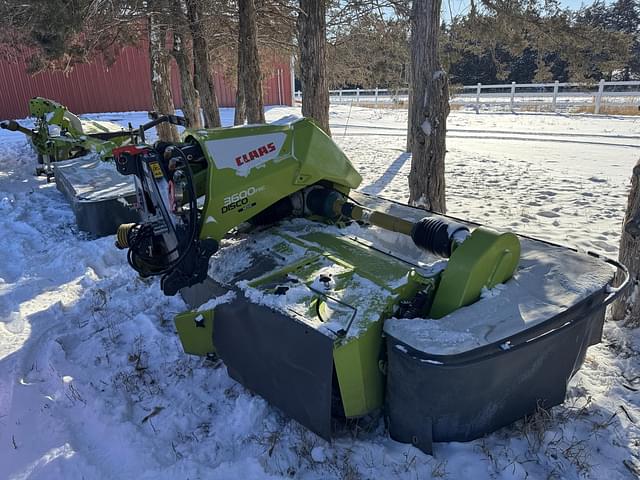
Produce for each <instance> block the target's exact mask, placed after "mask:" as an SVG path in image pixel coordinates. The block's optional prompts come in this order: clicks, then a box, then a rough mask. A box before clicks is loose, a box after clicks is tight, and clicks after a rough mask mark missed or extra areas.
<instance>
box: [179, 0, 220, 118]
mask: <svg viewBox="0 0 640 480" xmlns="http://www.w3.org/2000/svg"><path fill="white" fill-rule="evenodd" d="M186 3H187V15H188V17H189V27H190V28H191V35H192V37H193V62H194V67H195V68H194V77H195V85H196V89H197V90H198V93H199V95H200V103H201V105H202V113H203V116H204V126H205V127H207V128H212V127H219V126H220V110H219V109H218V99H217V97H216V90H215V83H214V80H213V70H212V68H211V61H210V58H209V42H207V38H206V36H205V35H206V34H205V32H204V28H203V25H202V17H203V15H202V5H201V4H200V0H186Z"/></svg>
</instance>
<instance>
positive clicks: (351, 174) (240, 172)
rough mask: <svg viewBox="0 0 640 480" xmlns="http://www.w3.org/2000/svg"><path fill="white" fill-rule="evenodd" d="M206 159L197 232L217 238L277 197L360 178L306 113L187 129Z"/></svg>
mask: <svg viewBox="0 0 640 480" xmlns="http://www.w3.org/2000/svg"><path fill="white" fill-rule="evenodd" d="M184 138H185V139H189V138H193V139H194V140H196V141H197V142H198V143H200V145H202V147H203V151H204V154H205V156H206V158H207V162H208V174H207V176H208V180H207V185H206V188H205V189H204V190H203V191H200V192H199V194H206V200H205V205H204V215H203V226H202V229H201V231H200V238H201V239H205V238H214V239H216V240H220V239H221V238H222V237H223V236H224V235H225V234H226V233H227V232H228V231H229V230H230V229H231V228H233V227H235V226H236V225H238V224H240V223H242V222H245V221H247V220H249V219H250V218H251V217H253V216H254V215H256V214H257V213H259V212H260V211H262V210H264V209H265V208H267V207H269V206H270V205H272V204H274V203H275V202H277V201H278V200H280V199H282V198H285V197H287V196H288V195H290V194H292V193H294V192H296V191H298V190H301V189H302V188H304V187H306V186H309V185H313V184H315V183H318V182H320V181H329V182H333V183H334V184H335V186H336V187H338V188H342V189H343V190H344V189H346V190H347V191H348V190H349V189H350V188H357V187H358V186H359V185H360V182H361V181H362V178H361V177H360V175H359V174H358V172H357V171H356V170H355V168H354V167H353V165H352V164H351V162H350V161H349V160H348V159H347V158H346V157H345V155H344V153H342V151H341V150H340V148H339V147H338V146H337V145H336V144H335V143H333V142H332V141H331V139H330V138H329V137H327V136H326V134H325V133H324V132H322V130H321V129H320V128H318V127H317V126H316V125H315V124H314V123H313V122H312V121H310V120H308V119H301V120H298V121H296V122H293V123H291V124H289V125H249V126H243V127H231V128H216V129H208V130H194V129H188V130H186V131H185V134H184Z"/></svg>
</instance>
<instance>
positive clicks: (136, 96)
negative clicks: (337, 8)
mask: <svg viewBox="0 0 640 480" xmlns="http://www.w3.org/2000/svg"><path fill="white" fill-rule="evenodd" d="M263 68H264V69H265V71H264V72H263V74H265V75H266V78H265V81H264V83H263V94H264V104H265V105H291V104H292V87H293V85H292V78H291V77H292V75H291V65H290V62H289V59H285V60H282V61H280V62H274V63H270V64H269V65H268V66H267V65H265V66H264V67H263ZM233 83H234V82H230V81H229V80H228V79H226V78H225V77H224V76H223V75H220V74H217V73H216V75H215V84H216V94H217V96H218V103H219V105H220V106H221V107H233V106H234V104H235V85H233ZM171 85H172V90H173V100H174V103H175V106H176V108H180V106H181V105H182V95H181V94H180V79H179V76H178V72H177V68H176V66H175V62H172V68H171ZM36 96H39V97H46V98H50V99H52V100H56V101H57V102H60V103H62V104H63V105H65V106H67V107H68V108H69V109H70V110H71V111H72V112H74V113H101V112H126V111H131V110H151V80H150V78H149V52H148V49H147V48H146V46H144V47H126V48H123V49H122V52H121V53H120V55H119V56H118V59H117V60H116V62H115V63H113V64H112V65H110V66H107V64H106V63H105V62H104V60H103V59H102V58H97V59H96V60H95V61H94V62H93V63H90V64H81V65H77V66H75V67H74V69H73V70H72V71H71V72H69V73H64V72H42V73H37V74H35V75H30V74H28V73H27V71H26V62H25V61H13V62H12V61H7V60H0V120H6V119H12V118H24V117H26V116H27V115H28V108H27V107H28V101H29V99H30V98H32V97H36Z"/></svg>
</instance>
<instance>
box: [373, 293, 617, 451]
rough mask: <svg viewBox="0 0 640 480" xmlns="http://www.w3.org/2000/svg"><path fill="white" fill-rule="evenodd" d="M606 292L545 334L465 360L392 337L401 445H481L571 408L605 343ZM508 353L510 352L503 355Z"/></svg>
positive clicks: (391, 376)
mask: <svg viewBox="0 0 640 480" xmlns="http://www.w3.org/2000/svg"><path fill="white" fill-rule="evenodd" d="M607 297H608V294H607V292H606V290H605V289H602V290H601V291H599V292H597V293H594V294H592V295H591V296H589V297H588V298H586V299H585V300H583V301H582V302H580V303H578V304H576V305H575V306H574V307H573V308H570V309H568V310H566V311H565V312H563V313H561V314H559V315H556V316H555V317H553V318H552V319H550V320H548V321H546V322H543V324H541V325H539V326H538V327H539V328H533V329H530V330H526V331H524V332H522V333H520V334H518V335H514V336H512V337H509V339H508V340H509V342H510V345H511V347H510V348H508V349H506V350H505V349H504V342H505V341H504V340H502V341H500V342H496V343H494V344H491V345H487V346H485V347H481V348H477V349H474V350H471V351H469V352H465V353H461V354H457V355H429V354H426V353H425V352H421V351H418V350H415V349H414V348H412V347H410V346H409V345H406V344H405V343H403V342H400V341H398V340H397V339H395V338H394V337H392V336H390V335H388V334H387V340H386V343H387V356H388V365H387V396H386V413H387V418H388V425H389V433H390V434H391V437H392V438H394V439H395V440H398V441H401V442H407V443H413V444H414V445H416V446H417V447H418V448H420V449H421V450H423V451H424V452H427V453H431V442H432V441H434V442H449V441H460V442H465V441H469V440H473V439H476V438H478V437H481V436H483V435H486V434H488V433H491V432H493V431H494V430H497V429H498V428H501V427H503V426H505V425H508V424H510V423H512V422H514V421H515V420H518V419H520V418H522V417H524V416H525V415H528V414H531V413H533V412H535V410H536V408H537V406H538V405H540V406H541V407H544V408H550V407H552V406H554V405H558V404H560V403H562V402H563V401H564V398H565V394H566V390H567V384H568V383H569V380H570V379H571V377H572V376H573V375H574V374H575V373H576V372H577V371H578V369H579V368H580V366H581V365H582V362H583V360H584V357H585V354H586V351H587V348H588V347H589V346H590V345H592V344H594V343H598V342H599V341H600V339H601V333H602V325H603V322H604V315H605V309H606V304H605V298H607ZM500 345H503V347H501V346H500Z"/></svg>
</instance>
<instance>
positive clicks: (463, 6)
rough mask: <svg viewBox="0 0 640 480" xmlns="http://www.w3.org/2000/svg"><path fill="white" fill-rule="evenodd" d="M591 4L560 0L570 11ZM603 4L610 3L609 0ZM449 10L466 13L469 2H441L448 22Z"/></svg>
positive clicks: (446, 0)
mask: <svg viewBox="0 0 640 480" xmlns="http://www.w3.org/2000/svg"><path fill="white" fill-rule="evenodd" d="M592 3H593V0H560V4H561V5H562V6H564V7H568V8H571V9H572V10H577V9H579V8H580V7H581V6H582V5H591V4H592ZM605 3H610V0H609V1H606V2H605ZM449 6H450V7H451V8H449ZM450 10H451V12H453V15H454V16H455V15H460V14H463V13H465V12H467V11H468V10H469V0H442V16H443V18H444V19H445V20H448V19H449V17H450V16H451V15H450Z"/></svg>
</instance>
